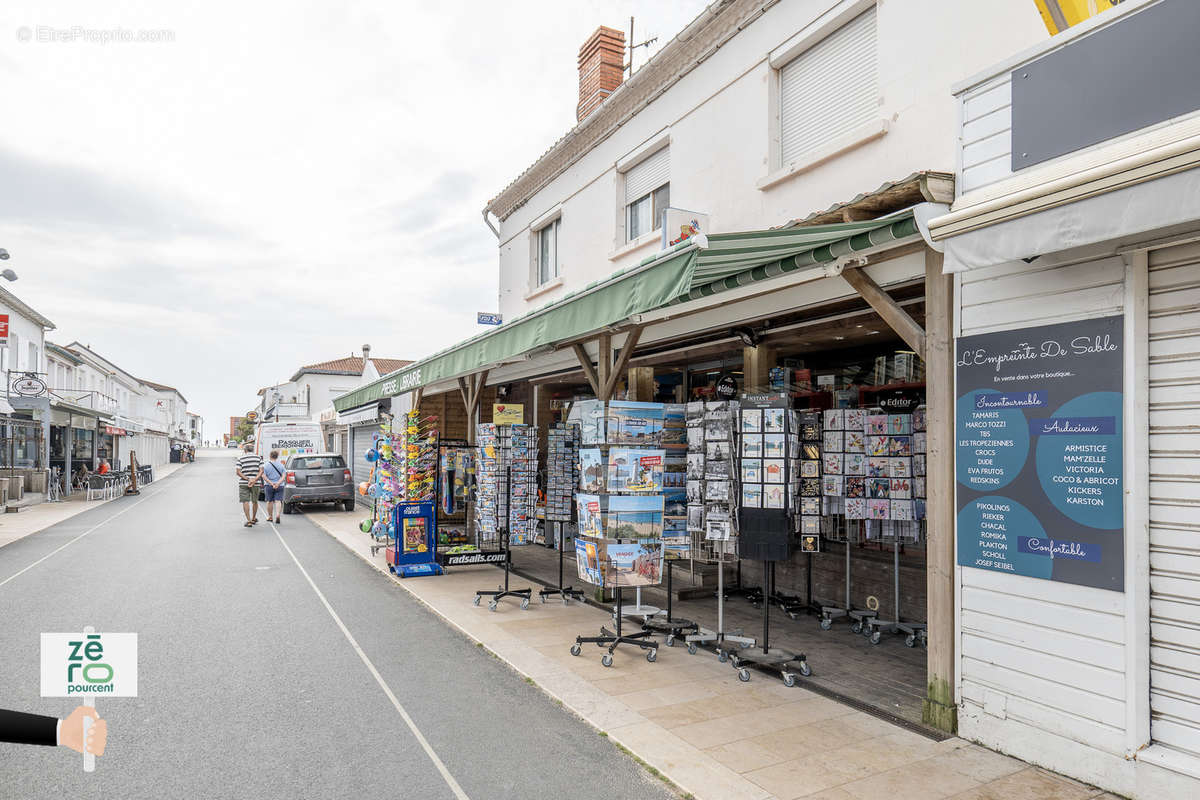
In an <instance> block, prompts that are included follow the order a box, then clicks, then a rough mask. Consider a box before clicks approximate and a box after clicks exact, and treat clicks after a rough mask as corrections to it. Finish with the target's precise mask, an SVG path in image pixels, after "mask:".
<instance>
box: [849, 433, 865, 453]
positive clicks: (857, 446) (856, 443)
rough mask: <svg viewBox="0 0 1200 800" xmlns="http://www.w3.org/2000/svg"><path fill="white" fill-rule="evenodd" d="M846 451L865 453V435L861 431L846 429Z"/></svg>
mask: <svg viewBox="0 0 1200 800" xmlns="http://www.w3.org/2000/svg"><path fill="white" fill-rule="evenodd" d="M845 450H846V452H847V453H865V452H867V435H866V434H865V433H863V432H862V431H846V445H845Z"/></svg>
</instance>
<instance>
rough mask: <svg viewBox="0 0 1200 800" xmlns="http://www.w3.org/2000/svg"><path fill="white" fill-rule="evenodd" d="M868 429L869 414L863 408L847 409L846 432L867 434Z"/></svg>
mask: <svg viewBox="0 0 1200 800" xmlns="http://www.w3.org/2000/svg"><path fill="white" fill-rule="evenodd" d="M866 428H867V412H866V411H865V410H864V409H861V408H847V409H846V430H848V431H858V432H859V433H865V432H866Z"/></svg>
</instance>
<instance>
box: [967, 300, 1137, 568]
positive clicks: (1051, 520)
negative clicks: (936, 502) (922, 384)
mask: <svg viewBox="0 0 1200 800" xmlns="http://www.w3.org/2000/svg"><path fill="white" fill-rule="evenodd" d="M1123 326H1124V319H1123V317H1120V316H1115V317H1101V318H1099V319H1089V320H1081V321H1079V322H1065V323H1060V324H1057V325H1043V326H1040V327H1035V328H1021V329H1019V330H1011V331H1001V332H998V333H985V334H980V335H977V336H966V337H963V338H960V339H959V340H958V341H957V353H956V358H955V367H956V374H957V392H958V403H957V409H956V420H955V446H956V447H955V449H956V453H955V469H956V474H957V483H958V491H957V500H958V502H957V508H958V525H957V532H958V563H959V564H960V565H961V566H964V567H975V568H978V569H988V570H994V571H997V572H1009V573H1012V574H1015V575H1028V576H1031V577H1035V578H1044V579H1046V580H1054V581H1063V582H1065V583H1076V584H1081V585H1083V586H1094V587H1097V588H1100V589H1112V590H1114V591H1124V575H1125V553H1124V551H1125V528H1124V516H1125V508H1124V494H1123V491H1124V487H1123V479H1124V474H1123V454H1122V412H1123V402H1124V398H1123V395H1122V381H1123V373H1124V370H1123V365H1124V343H1123V341H1122V331H1123Z"/></svg>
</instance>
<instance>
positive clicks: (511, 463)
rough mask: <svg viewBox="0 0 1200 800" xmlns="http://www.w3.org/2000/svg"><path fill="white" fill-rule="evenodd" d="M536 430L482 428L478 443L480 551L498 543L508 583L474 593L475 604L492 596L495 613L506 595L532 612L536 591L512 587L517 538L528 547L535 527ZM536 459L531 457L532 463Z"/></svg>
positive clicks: (480, 427) (500, 427) (523, 608)
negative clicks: (515, 540) (513, 551)
mask: <svg viewBox="0 0 1200 800" xmlns="http://www.w3.org/2000/svg"><path fill="white" fill-rule="evenodd" d="M536 435H537V434H536V430H530V429H529V428H528V426H525V425H492V424H481V425H479V426H478V430H477V433H476V441H477V445H478V448H479V457H478V459H477V462H476V463H477V465H478V466H477V475H478V484H477V486H478V488H477V492H478V496H477V502H476V504H475V522H476V530H477V531H478V535H479V537H480V550H481V551H483V550H484V548H483V546H482V543H483V542H484V541H489V540H490V541H494V542H495V543H496V544H497V545H498V546H499V551H500V553H502V554H503V557H502V563H503V564H504V583H502V584H501V585H499V586H498V587H497V588H496V589H495V590H494V591H493V590H490V589H486V590H485V589H480V590H478V591H476V592H475V600H474V603H475V605H479V602H480V600H481V599H482V598H484V597H488V598H490V600H488V609H490V610H491V611H495V610H496V609H497V607H498V605H499V603H500V601H501V600H503V599H504V598H506V597H516V598H520V601H521V609H522V610H527V609H528V608H529V598H530V596H531V595H532V594H533V589H532V588H529V587H526V588H524V589H512V588H510V586H509V579H510V571H511V567H512V547H513V544H514V542H513V538H514V536H517V537H518V542H517V543H519V544H527V543H528V542H529V541H530V540H531V538H532V536H531V528H532V526H533V524H534V508H533V505H534V499H535V498H536V488H535V478H534V476H535V475H536V461H537V440H536ZM531 455H532V459H531Z"/></svg>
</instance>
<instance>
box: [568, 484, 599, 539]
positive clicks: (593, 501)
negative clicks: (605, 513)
mask: <svg viewBox="0 0 1200 800" xmlns="http://www.w3.org/2000/svg"><path fill="white" fill-rule="evenodd" d="M575 505H576V507H577V509H578V523H577V524H578V528H579V534H580V535H581V536H603V535H604V519H603V517H602V516H601V514H600V496H599V495H594V494H577V495H575Z"/></svg>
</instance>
